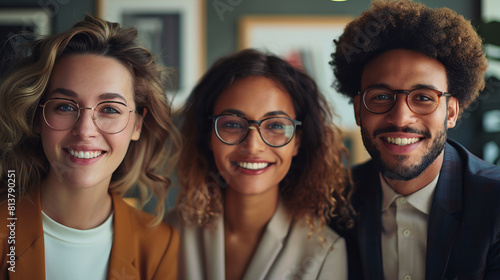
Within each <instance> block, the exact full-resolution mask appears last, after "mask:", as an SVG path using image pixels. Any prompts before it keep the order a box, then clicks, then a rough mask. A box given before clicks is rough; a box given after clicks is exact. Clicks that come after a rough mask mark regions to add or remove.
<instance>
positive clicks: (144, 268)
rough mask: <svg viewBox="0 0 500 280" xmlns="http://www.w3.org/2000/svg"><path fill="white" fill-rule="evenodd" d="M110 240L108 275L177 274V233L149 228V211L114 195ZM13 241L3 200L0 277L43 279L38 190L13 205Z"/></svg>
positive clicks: (137, 279) (142, 277)
mask: <svg viewBox="0 0 500 280" xmlns="http://www.w3.org/2000/svg"><path fill="white" fill-rule="evenodd" d="M113 210H114V218H113V219H114V220H113V231H114V233H113V245H112V248H111V254H110V260H109V268H108V277H107V278H108V279H129V280H133V279H134V280H145V279H161V280H163V279H176V277H177V251H178V247H179V235H178V233H177V231H176V230H175V229H174V228H173V227H171V226H169V225H166V224H165V223H161V224H160V225H159V226H157V227H149V226H148V224H149V222H150V221H151V220H152V219H153V216H152V215H151V214H147V213H145V212H143V211H139V210H136V209H135V208H133V207H131V206H129V205H127V204H126V203H125V202H124V201H123V199H121V198H120V197H118V196H113ZM15 215H16V218H17V220H15V244H12V245H10V244H8V237H9V234H10V229H9V228H8V227H7V225H8V224H9V223H10V222H11V221H9V220H7V218H10V216H9V212H8V205H7V201H4V202H2V203H0V221H1V223H2V224H0V252H1V256H0V260H1V261H0V269H1V270H0V279H12V280H27V279H30V280H38V279H45V259H44V256H45V252H44V240H43V228H42V212H41V207H40V192H39V190H36V191H33V192H32V193H31V194H30V195H29V196H26V197H24V198H23V199H21V201H18V202H17V204H16V212H15ZM10 246H15V255H16V260H15V272H11V271H8V267H9V264H8V263H7V261H8V260H9V259H8V256H7V254H8V253H9V249H10Z"/></svg>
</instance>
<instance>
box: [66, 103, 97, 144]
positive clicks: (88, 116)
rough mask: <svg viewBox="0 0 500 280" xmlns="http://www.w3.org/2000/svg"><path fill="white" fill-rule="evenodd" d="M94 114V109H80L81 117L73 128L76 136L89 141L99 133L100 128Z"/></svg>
mask: <svg viewBox="0 0 500 280" xmlns="http://www.w3.org/2000/svg"><path fill="white" fill-rule="evenodd" d="M86 109H88V110H86ZM93 113H94V111H93V110H92V108H80V117H79V119H78V121H77V122H76V124H75V125H74V126H73V128H72V133H73V135H74V136H79V137H81V138H82V139H87V138H93V137H95V136H96V135H97V134H98V133H99V128H98V127H97V125H96V124H95V122H94V120H93V115H94V114H93Z"/></svg>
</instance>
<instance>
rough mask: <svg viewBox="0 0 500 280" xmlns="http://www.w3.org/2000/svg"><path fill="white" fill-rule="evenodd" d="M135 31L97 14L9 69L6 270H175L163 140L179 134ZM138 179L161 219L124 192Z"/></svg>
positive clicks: (32, 274)
mask: <svg viewBox="0 0 500 280" xmlns="http://www.w3.org/2000/svg"><path fill="white" fill-rule="evenodd" d="M136 36H137V31H136V30H135V29H133V28H120V26H119V25H118V24H117V23H110V22H106V21H103V20H101V19H98V18H94V17H90V16H87V17H86V18H85V19H84V20H82V21H80V22H78V23H76V24H75V25H74V26H73V27H72V28H70V29H69V30H68V31H65V32H63V33H60V34H57V35H53V36H49V37H46V38H43V39H39V40H36V41H35V42H34V43H33V44H31V45H30V47H29V49H28V51H27V52H26V54H25V55H23V57H22V60H21V61H18V62H17V63H16V64H15V65H14V66H13V67H12V69H11V70H10V72H9V74H8V75H6V76H5V77H3V78H2V81H1V84H2V87H1V88H0V100H1V101H0V154H1V158H2V161H1V163H0V170H1V175H0V176H1V177H0V179H1V181H2V185H1V188H2V190H1V191H2V196H3V199H4V201H3V202H2V203H1V204H0V209H2V211H1V212H0V213H1V214H0V216H1V219H2V220H3V221H7V220H9V221H12V223H11V225H12V226H11V227H5V226H4V227H2V229H1V232H0V241H1V245H0V249H1V250H0V251H1V257H0V260H1V265H0V267H1V271H0V273H1V274H0V275H1V276H0V278H2V279H9V278H14V277H17V278H16V279H45V278H47V279H115V278H120V277H125V278H126V277H130V278H134V279H175V278H176V271H177V249H178V238H179V237H178V234H177V232H176V231H175V230H174V229H173V228H172V227H171V226H168V225H165V224H163V223H161V220H162V219H163V212H164V205H163V203H162V201H163V199H164V197H165V194H166V191H167V188H168V187H169V185H170V181H169V179H168V178H167V177H166V176H165V175H164V174H165V171H164V165H165V162H166V158H167V155H168V153H169V152H168V150H167V149H166V147H165V142H166V141H167V139H170V142H169V143H170V144H172V145H177V144H178V143H179V140H178V139H177V138H178V135H177V134H176V130H175V128H174V126H173V125H172V122H171V119H170V105H169V102H168V100H167V99H166V96H165V91H164V86H163V77H164V74H162V72H163V70H162V69H161V68H160V67H159V66H158V65H157V64H156V63H155V60H154V58H153V56H152V54H151V53H150V52H149V51H148V50H146V49H144V48H142V47H140V46H139V45H138V44H137V43H136V41H135V40H136ZM135 185H137V188H138V189H139V193H140V194H141V195H142V197H141V200H142V202H145V201H147V200H148V199H149V198H151V197H152V196H153V195H154V196H156V197H157V198H158V201H159V202H158V203H157V205H156V211H157V216H156V217H154V216H153V215H150V214H146V213H144V212H142V211H139V210H136V209H134V208H132V207H131V206H128V205H127V204H126V203H125V202H124V200H123V199H122V198H121V197H122V196H123V195H124V194H125V193H127V192H128V191H129V190H131V189H132V188H133V187H134V186H135ZM7 209H9V210H12V211H9V212H8V211H7ZM12 236H13V237H12ZM120 279H121V278H120Z"/></svg>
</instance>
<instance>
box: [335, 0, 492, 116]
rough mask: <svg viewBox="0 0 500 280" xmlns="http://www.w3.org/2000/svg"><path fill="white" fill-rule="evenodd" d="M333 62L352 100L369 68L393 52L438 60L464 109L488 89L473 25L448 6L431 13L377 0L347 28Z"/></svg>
mask: <svg viewBox="0 0 500 280" xmlns="http://www.w3.org/2000/svg"><path fill="white" fill-rule="evenodd" d="M334 42H335V44H336V46H337V49H336V51H335V52H334V53H332V58H333V60H332V61H331V62H330V65H332V68H333V72H334V74H335V77H336V78H337V83H336V87H337V90H338V91H339V92H340V93H342V94H344V95H346V96H348V97H351V99H352V98H354V97H355V96H356V94H357V92H358V91H359V90H360V84H361V75H362V72H363V69H364V67H365V65H366V64H367V63H368V62H369V61H370V60H371V59H373V58H374V57H376V56H377V55H379V54H381V53H384V52H386V51H389V50H393V49H408V50H413V51H417V52H420V53H422V54H424V55H426V56H428V57H431V58H433V59H436V60H438V61H439V62H441V63H442V64H443V65H444V66H445V68H446V75H447V78H448V92H450V93H451V94H452V96H454V97H456V98H457V99H458V101H459V104H460V111H461V112H462V111H463V110H464V109H465V108H467V107H468V106H469V105H470V104H471V102H472V101H474V99H476V97H477V96H478V95H479V91H480V90H482V89H483V88H484V73H485V71H486V68H487V62H486V57H485V55H484V53H483V51H482V44H481V38H480V37H479V35H478V34H477V33H476V31H475V29H474V28H473V27H472V25H471V24H470V22H469V21H468V20H466V19H465V18H464V17H463V16H461V15H458V14H457V13H456V12H454V11H452V10H450V9H448V8H440V9H432V8H428V7H426V6H424V5H423V4H420V3H415V2H412V1H410V0H398V1H392V0H391V1H375V2H374V3H373V7H372V9H370V10H368V11H366V12H364V13H363V14H362V15H361V16H360V17H359V18H357V19H355V20H353V21H352V22H351V23H349V24H348V25H347V27H346V28H345V30H344V33H343V34H342V36H340V38H339V39H338V40H334Z"/></svg>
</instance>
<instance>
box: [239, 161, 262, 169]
mask: <svg viewBox="0 0 500 280" xmlns="http://www.w3.org/2000/svg"><path fill="white" fill-rule="evenodd" d="M235 164H236V165H237V166H239V167H241V168H244V169H248V170H260V169H264V168H266V167H268V166H269V165H270V163H268V162H235Z"/></svg>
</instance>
